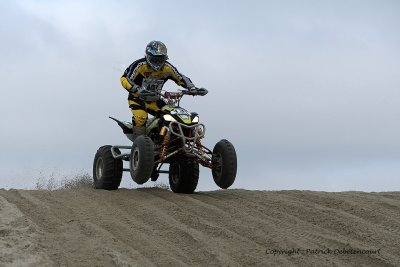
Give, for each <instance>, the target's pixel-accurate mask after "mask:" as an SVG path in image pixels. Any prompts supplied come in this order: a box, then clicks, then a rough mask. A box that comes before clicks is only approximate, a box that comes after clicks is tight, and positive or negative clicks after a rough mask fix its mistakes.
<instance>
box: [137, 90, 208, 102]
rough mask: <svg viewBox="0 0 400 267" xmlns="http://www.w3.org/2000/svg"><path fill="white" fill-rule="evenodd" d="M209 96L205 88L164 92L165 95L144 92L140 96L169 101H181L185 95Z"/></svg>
mask: <svg viewBox="0 0 400 267" xmlns="http://www.w3.org/2000/svg"><path fill="white" fill-rule="evenodd" d="M206 94H208V90H207V89H205V88H197V87H196V88H194V89H191V90H188V89H185V90H179V92H168V91H164V93H161V92H155V91H147V92H142V93H140V94H139V96H140V97H151V96H157V95H158V96H161V97H165V98H167V99H179V98H182V97H183V96H184V95H191V96H197V95H199V96H205V95H206Z"/></svg>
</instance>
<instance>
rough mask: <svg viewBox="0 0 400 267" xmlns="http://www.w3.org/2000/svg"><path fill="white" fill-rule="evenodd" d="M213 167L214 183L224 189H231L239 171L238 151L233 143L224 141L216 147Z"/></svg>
mask: <svg viewBox="0 0 400 267" xmlns="http://www.w3.org/2000/svg"><path fill="white" fill-rule="evenodd" d="M212 165H213V168H212V175H213V178H214V182H215V183H216V184H217V185H218V186H219V187H221V188H222V189H227V188H228V187H230V186H231V185H232V184H233V182H234V181H235V178H236V171H237V158H236V151H235V148H234V147H233V145H232V143H231V142H229V141H228V140H225V139H222V140H221V141H219V142H218V143H217V144H216V145H215V146H214V150H213V156H212Z"/></svg>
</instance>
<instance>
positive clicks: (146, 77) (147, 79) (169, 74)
mask: <svg viewBox="0 0 400 267" xmlns="http://www.w3.org/2000/svg"><path fill="white" fill-rule="evenodd" d="M167 80H173V81H174V82H175V83H176V84H177V85H179V86H182V87H184V88H188V87H190V86H192V81H191V80H190V79H189V78H188V77H186V76H184V75H182V74H180V73H179V72H178V70H177V69H176V68H175V67H174V66H172V65H171V63H169V62H166V63H165V64H164V66H163V67H162V68H161V69H159V70H154V69H152V68H151V67H150V66H149V65H148V64H147V61H146V58H141V59H138V60H136V61H135V62H133V63H132V64H131V65H130V66H129V67H128V68H127V69H126V70H125V72H124V74H123V75H122V77H121V84H122V86H123V87H124V88H125V89H126V90H128V91H131V89H133V91H136V89H137V88H138V87H140V86H145V87H146V88H147V89H148V90H157V91H158V90H161V88H162V87H163V85H164V83H165V82H166V81H167ZM133 96H138V95H137V94H136V93H134V94H133Z"/></svg>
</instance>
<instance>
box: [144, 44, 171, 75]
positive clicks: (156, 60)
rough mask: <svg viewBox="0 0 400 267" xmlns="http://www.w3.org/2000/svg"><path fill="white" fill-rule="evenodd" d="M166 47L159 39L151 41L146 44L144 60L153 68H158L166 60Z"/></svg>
mask: <svg viewBox="0 0 400 267" xmlns="http://www.w3.org/2000/svg"><path fill="white" fill-rule="evenodd" d="M167 59H168V56H167V47H166V46H165V44H163V43H162V42H160V41H151V42H150V43H149V44H148V45H147V46H146V60H147V64H149V65H150V67H151V68H153V69H154V70H159V69H160V68H162V66H164V64H165V62H166V61H167Z"/></svg>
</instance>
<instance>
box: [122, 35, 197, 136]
mask: <svg viewBox="0 0 400 267" xmlns="http://www.w3.org/2000/svg"><path fill="white" fill-rule="evenodd" d="M167 59H168V55H167V47H166V46H165V44H163V43H162V42H160V41H151V42H150V43H149V44H148V45H147V46H146V54H145V57H144V58H141V59H138V60H136V61H135V62H133V63H132V64H131V65H130V66H129V67H128V68H127V69H126V70H125V72H124V74H123V75H122V77H121V84H122V86H123V87H124V88H125V89H126V90H127V91H128V92H129V96H128V103H129V107H130V109H131V111H132V114H133V116H132V124H133V135H134V138H135V137H137V136H139V135H142V134H144V133H145V125H146V121H147V113H150V114H151V115H153V116H154V115H156V114H157V112H158V111H160V110H161V108H162V107H163V106H164V105H165V102H164V101H163V100H161V99H160V98H159V97H158V96H157V95H156V94H153V95H152V94H151V93H152V92H158V93H159V92H160V91H161V89H162V87H163V85H164V84H165V82H166V81H167V80H169V79H170V80H173V81H174V82H175V83H176V84H178V85H180V86H182V87H184V88H186V89H189V90H191V89H194V88H195V86H194V84H193V83H192V81H191V80H190V79H189V78H188V77H186V76H184V75H182V74H180V73H179V72H178V70H177V69H176V68H175V67H174V66H172V65H171V63H169V62H168V61H167Z"/></svg>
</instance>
